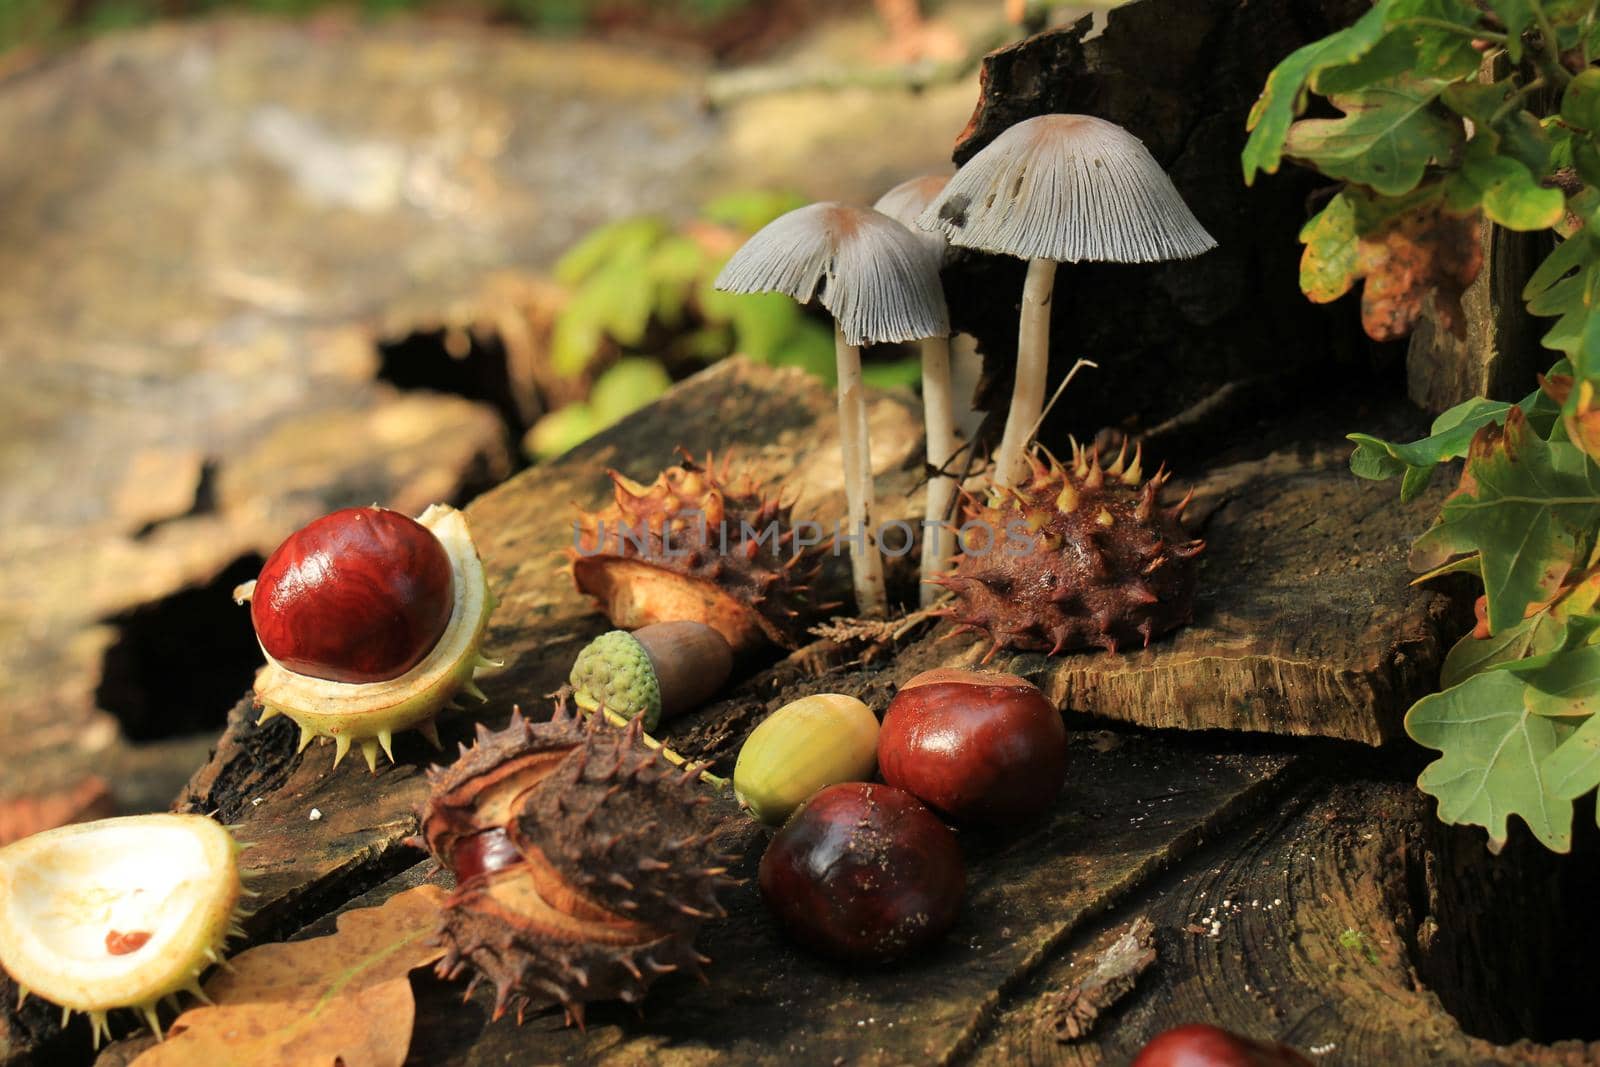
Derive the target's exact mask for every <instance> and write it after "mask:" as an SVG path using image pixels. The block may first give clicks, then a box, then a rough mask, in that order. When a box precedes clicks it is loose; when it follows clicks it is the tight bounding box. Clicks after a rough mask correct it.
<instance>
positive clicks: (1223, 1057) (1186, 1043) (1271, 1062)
mask: <svg viewBox="0 0 1600 1067" xmlns="http://www.w3.org/2000/svg"><path fill="white" fill-rule="evenodd" d="M1129 1067H1311V1061H1310V1060H1308V1059H1306V1058H1305V1057H1304V1056H1302V1055H1300V1053H1298V1052H1296V1051H1295V1050H1294V1049H1292V1048H1290V1047H1289V1046H1288V1045H1279V1044H1276V1043H1271V1042H1266V1041H1254V1040H1252V1039H1250V1038H1248V1037H1240V1036H1239V1035H1238V1034H1234V1033H1230V1032H1228V1031H1227V1030H1224V1029H1222V1028H1221V1027H1217V1026H1207V1025H1205V1024H1204V1023H1191V1024H1189V1025H1187V1026H1175V1027H1173V1028H1172V1029H1171V1030H1168V1031H1166V1032H1165V1033H1163V1034H1158V1035H1157V1036H1156V1037H1155V1038H1154V1039H1153V1040H1152V1041H1151V1042H1150V1043H1149V1044H1148V1045H1146V1046H1145V1047H1144V1048H1143V1049H1141V1050H1140V1051H1139V1055H1137V1056H1135V1057H1134V1059H1133V1063H1132V1064H1130V1065H1129Z"/></svg>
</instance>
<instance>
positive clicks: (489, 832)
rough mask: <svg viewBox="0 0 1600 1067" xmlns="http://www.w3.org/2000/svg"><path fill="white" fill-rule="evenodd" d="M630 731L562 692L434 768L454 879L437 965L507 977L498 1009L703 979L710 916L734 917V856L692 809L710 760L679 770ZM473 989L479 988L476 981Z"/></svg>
mask: <svg viewBox="0 0 1600 1067" xmlns="http://www.w3.org/2000/svg"><path fill="white" fill-rule="evenodd" d="M643 725H644V724H643V721H642V720H641V719H639V718H635V719H634V720H633V721H632V722H630V723H629V724H628V726H627V727H626V728H625V729H621V730H618V729H615V728H613V727H610V726H607V725H604V720H603V719H602V718H601V717H600V716H598V715H591V716H588V717H587V718H583V717H578V716H575V715H574V714H573V713H572V712H571V711H570V710H569V708H568V706H567V705H566V703H565V702H563V703H561V704H559V705H557V707H556V710H555V714H554V717H553V718H552V719H551V720H550V721H549V722H545V723H533V722H529V721H528V720H527V719H525V718H524V717H523V716H522V714H521V712H520V711H517V712H514V713H513V715H512V718H511V723H510V725H509V726H508V727H507V728H506V729H505V730H502V731H500V732H498V733H495V732H491V731H489V730H488V729H487V728H485V727H483V726H481V725H480V726H479V728H478V737H477V741H476V743H475V744H474V745H473V747H472V748H470V749H469V748H467V747H466V746H462V749H461V757H460V758H459V759H458V760H457V761H456V762H455V763H454V764H453V765H452V766H450V767H448V768H441V767H435V768H433V769H432V770H431V771H430V772H429V775H428V777H429V782H430V784H431V787H432V788H431V791H430V794H429V796H428V799H427V800H426V801H425V802H424V804H423V807H422V811H421V819H422V835H421V838H420V840H417V841H416V842H415V843H418V844H421V845H423V846H425V847H426V848H427V849H428V850H429V851H430V852H431V853H432V854H433V856H434V858H435V859H436V860H438V862H439V863H440V864H441V865H442V866H444V867H446V868H448V869H449V870H450V871H451V872H452V873H453V874H454V875H455V877H456V883H457V887H456V891H455V892H454V894H452V896H451V897H450V899H449V900H448V901H447V903H446V905H445V907H444V910H443V913H442V915H441V925H440V931H439V938H440V941H441V943H442V944H443V946H444V948H445V955H444V958H443V959H442V960H441V961H440V962H439V965H438V973H439V975H440V976H441V977H443V978H446V979H454V978H456V977H457V976H458V975H460V974H461V973H462V972H463V971H465V970H469V969H470V970H472V971H473V972H474V974H473V978H472V984H473V985H476V984H477V982H478V981H479V980H480V979H482V978H488V979H489V980H490V981H491V982H493V983H494V985H495V986H496V989H497V996H496V1000H495V1010H494V1017H495V1018H496V1019H498V1018H500V1017H501V1016H502V1015H504V1014H505V1012H506V1011H508V1010H510V1009H511V1008H515V1009H516V1012H517V1019H518V1021H519V1022H520V1021H521V1019H522V1015H523V1012H524V1011H525V1009H526V1008H527V1007H528V1005H529V1004H531V1003H536V1002H554V1003H558V1004H560V1005H561V1006H562V1007H563V1008H564V1009H565V1011H566V1016H567V1019H568V1021H569V1022H572V1023H577V1024H579V1025H582V1023H583V1018H584V1008H585V1005H587V1004H590V1003H594V1002H596V1001H603V1000H613V999H616V1000H621V1001H624V1002H625V1003H629V1004H634V1003H638V1002H639V1001H640V1000H642V999H643V997H644V995H645V993H646V991H647V990H648V989H649V987H650V985H651V984H652V983H653V982H654V981H655V980H656V979H657V978H659V977H660V976H662V975H665V974H670V973H673V972H677V971H682V972H684V973H686V974H692V975H698V974H700V973H701V971H700V969H701V967H702V966H703V965H705V964H707V963H709V962H710V960H709V959H707V958H706V957H705V956H703V955H702V954H700V953H699V952H698V951H696V950H695V947H694V939H695V935H696V934H697V932H698V931H699V928H700V926H701V924H702V923H704V922H705V921H706V920H707V919H710V918H713V917H716V916H721V915H723V914H724V912H723V909H722V907H721V905H720V904H719V903H718V901H717V895H718V892H719V891H720V890H722V889H723V888H725V887H727V886H729V885H731V884H732V882H731V880H730V879H729V878H728V877H727V876H726V872H727V863H728V862H729V860H728V858H727V857H725V856H722V855H720V854H718V853H717V852H716V851H715V849H714V848H713V846H712V842H711V836H712V835H711V833H710V832H708V831H706V830H705V829H703V825H702V823H701V821H700V820H699V819H697V817H696V809H697V808H698V807H699V806H700V805H702V804H704V803H706V801H707V800H708V799H709V797H708V796H707V794H705V793H704V792H702V791H700V790H699V789H698V788H697V787H696V785H695V774H696V772H697V770H698V768H695V767H690V768H689V769H688V770H687V771H683V770H679V769H678V768H675V767H673V766H671V765H670V764H668V763H667V762H666V761H665V760H664V759H663V758H662V757H661V756H660V755H659V754H657V753H655V752H652V751H651V750H649V749H648V748H646V747H644V746H643V745H641V743H640V736H641V732H642V729H643ZM468 991H469V993H470V991H471V990H470V987H469V990H468Z"/></svg>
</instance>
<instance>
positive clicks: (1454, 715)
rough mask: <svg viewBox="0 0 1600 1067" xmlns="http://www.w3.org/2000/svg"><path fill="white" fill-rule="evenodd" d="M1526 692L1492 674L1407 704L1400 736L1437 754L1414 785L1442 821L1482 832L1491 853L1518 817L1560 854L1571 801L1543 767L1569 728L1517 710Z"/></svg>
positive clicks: (1565, 846) (1568, 830)
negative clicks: (1486, 833) (1432, 801)
mask: <svg viewBox="0 0 1600 1067" xmlns="http://www.w3.org/2000/svg"><path fill="white" fill-rule="evenodd" d="M1525 688H1526V686H1525V684H1524V682H1523V681H1522V679H1521V678H1519V677H1518V676H1517V675H1515V674H1512V673H1511V672H1509V671H1499V670H1491V671H1485V672H1484V673H1482V674H1477V675H1474V676H1473V677H1471V678H1469V679H1467V680H1466V681H1465V682H1463V683H1461V684H1460V685H1457V686H1454V687H1452V688H1450V689H1446V690H1445V691H1444V692H1442V693H1434V694H1432V695H1430V696H1426V697H1423V698H1422V699H1421V700H1419V701H1417V702H1416V704H1414V705H1412V707H1411V710H1410V711H1408V712H1407V713H1406V732H1407V733H1409V734H1410V735H1411V737H1412V739H1413V740H1415V741H1416V742H1417V743H1418V744H1421V745H1424V746H1426V747H1428V748H1432V749H1437V750H1438V751H1439V752H1440V753H1441V756H1440V757H1439V758H1438V759H1437V760H1434V761H1433V762H1432V763H1430V764H1428V766H1427V767H1426V768H1425V769H1424V770H1423V772H1422V775H1421V777H1419V778H1418V779H1417V786H1418V788H1420V789H1421V790H1422V791H1423V792H1424V793H1427V794H1428V795H1430V796H1432V797H1434V798H1436V799H1437V800H1438V802H1439V818H1440V819H1441V820H1442V821H1444V822H1447V823H1471V824H1473V825H1476V826H1482V827H1484V828H1485V829H1486V830H1488V831H1489V842H1490V847H1491V848H1493V849H1495V850H1496V851H1498V850H1499V848H1500V847H1501V846H1503V845H1504V844H1505V842H1506V838H1507V837H1508V836H1509V833H1510V828H1509V825H1508V823H1509V819H1510V817H1511V816H1512V815H1517V816H1520V817H1521V819H1522V821H1523V822H1525V823H1526V824H1527V825H1528V829H1530V830H1532V831H1533V835H1534V836H1535V837H1537V838H1538V839H1539V841H1540V842H1541V843H1543V844H1544V846H1545V847H1546V848H1549V849H1551V850H1552V851H1555V852H1566V851H1568V850H1569V849H1570V848H1571V847H1572V801H1571V800H1570V799H1566V798H1563V797H1560V796H1558V795H1556V794H1555V792H1554V791H1553V789H1552V788H1551V784H1550V782H1549V781H1547V779H1546V777H1545V773H1544V770H1543V762H1544V760H1545V759H1546V758H1547V757H1548V756H1549V755H1550V754H1551V753H1552V752H1554V751H1556V749H1557V746H1558V745H1559V744H1561V742H1562V741H1563V740H1564V739H1565V738H1566V736H1567V735H1568V734H1569V733H1570V732H1571V727H1570V726H1566V725H1564V724H1562V723H1561V722H1559V721H1558V720H1554V719H1548V718H1543V717H1541V716H1538V715H1534V714H1533V713H1531V712H1529V711H1528V710H1527V709H1526V708H1525V707H1523V702H1522V698H1523V691H1524V689H1525Z"/></svg>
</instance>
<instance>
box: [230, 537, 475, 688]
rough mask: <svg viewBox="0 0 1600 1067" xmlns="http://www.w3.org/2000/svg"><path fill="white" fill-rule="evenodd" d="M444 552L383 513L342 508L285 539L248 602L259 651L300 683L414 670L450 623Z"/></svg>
mask: <svg viewBox="0 0 1600 1067" xmlns="http://www.w3.org/2000/svg"><path fill="white" fill-rule="evenodd" d="M453 582H454V579H453V577H452V573H451V567H450V557H449V556H448V555H447V554H446V553H445V550H444V546H443V545H442V544H440V543H439V539H438V538H437V537H435V536H434V535H433V533H432V532H431V531H430V530H428V529H427V528H426V527H425V526H423V525H422V524H421V523H419V522H417V521H416V520H414V519H411V518H409V517H408V516H405V515H402V514H400V513H399V512H398V511H390V510H387V509H385V508H345V509H343V510H341V511H335V512H334V513H333V514H331V515H325V516H323V517H322V518H320V519H317V520H316V521H315V522H312V523H311V524H309V525H307V526H305V527H303V528H302V529H300V530H298V531H297V532H295V533H293V534H290V535H289V538H288V539H287V540H286V541H284V542H283V544H281V545H279V546H278V548H277V550H276V551H275V552H273V553H272V555H271V556H270V557H269V558H268V559H267V563H266V566H264V567H263V568H262V569H261V577H260V578H258V579H257V580H256V586H255V592H254V594H253V596H252V599H251V601H250V621H251V622H252V623H254V624H255V628H256V636H257V637H258V638H259V639H260V641H261V647H262V648H263V649H265V650H266V652H267V655H269V656H271V657H272V658H273V659H274V660H276V661H277V662H278V663H280V664H281V665H283V666H284V667H286V668H288V669H289V670H291V671H294V672H295V673H297V674H305V675H310V676H311V677H313V678H324V679H327V680H329V681H334V682H362V683H366V682H380V681H385V680H387V679H390V678H398V677H399V676H400V675H402V674H404V673H405V672H406V671H408V670H410V669H411V668H412V667H414V666H416V665H417V664H418V663H420V662H421V661H422V659H423V657H425V656H426V655H427V654H428V652H429V651H430V650H431V649H432V648H433V646H434V645H435V644H436V643H437V642H438V640H439V637H440V635H441V634H443V633H444V631H445V628H446V627H447V626H448V625H449V623H450V614H451V611H452V610H453V609H454V605H455V598H454V585H453Z"/></svg>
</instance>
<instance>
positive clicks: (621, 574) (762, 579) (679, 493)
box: [567, 449, 823, 653]
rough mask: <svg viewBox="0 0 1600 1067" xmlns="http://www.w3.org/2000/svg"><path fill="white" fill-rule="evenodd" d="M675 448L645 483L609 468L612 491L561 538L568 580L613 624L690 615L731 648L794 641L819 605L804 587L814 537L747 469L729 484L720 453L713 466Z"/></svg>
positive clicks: (634, 625) (812, 562) (818, 552)
mask: <svg viewBox="0 0 1600 1067" xmlns="http://www.w3.org/2000/svg"><path fill="white" fill-rule="evenodd" d="M679 452H680V455H681V456H682V457H683V462H682V463H681V464H679V465H678V466H674V467H668V468H667V469H666V470H664V471H662V472H661V474H660V475H659V476H658V477H657V478H656V480H655V481H654V482H652V483H651V484H650V485H647V486H646V485H640V484H639V483H637V482H635V481H633V480H631V479H629V478H627V477H625V476H623V475H622V474H619V473H618V472H616V471H610V472H608V473H609V474H610V477H611V482H612V485H613V494H614V503H613V504H612V506H611V507H609V508H605V509H601V510H599V511H595V512H585V513H582V514H580V515H579V516H578V519H577V522H576V524H575V533H576V538H575V543H574V545H573V547H571V548H569V549H568V550H567V555H568V559H569V561H570V566H571V572H572V579H573V581H574V583H576V585H577V587H578V590H579V591H580V592H583V593H586V594H588V595H589V596H592V597H593V598H594V599H595V601H596V602H597V604H598V605H599V608H600V610H601V611H602V612H603V613H604V614H605V616H606V617H607V618H608V619H610V620H611V624H612V625H613V626H616V627H618V628H620V629H624V630H638V629H639V628H641V627H643V626H647V625H649V624H651V623H656V622H670V621H676V620H690V621H694V622H701V623H705V624H706V625H707V626H710V627H712V628H713V629H715V630H716V631H717V632H718V633H720V634H722V636H723V637H724V638H725V639H726V640H727V642H728V644H729V646H730V647H731V648H732V649H733V650H734V651H735V652H736V653H742V652H746V651H750V650H752V649H758V648H763V647H766V646H768V645H777V646H779V647H782V648H788V649H794V648H798V647H799V646H800V643H801V640H802V639H803V637H804V635H805V626H806V624H807V623H808V622H809V621H810V620H811V619H812V617H813V616H815V615H816V614H817V613H818V612H819V611H820V610H822V609H823V606H822V605H818V604H816V603H815V601H814V600H813V598H812V594H811V583H812V582H813V581H815V579H816V576H817V572H818V570H819V569H820V568H821V565H822V546H821V545H809V544H801V543H797V540H796V537H795V530H794V528H793V525H792V521H791V506H790V505H785V504H780V503H779V502H778V501H777V500H776V499H775V498H768V497H764V496H763V495H762V494H761V491H760V487H759V486H758V485H757V484H756V482H755V481H754V479H753V478H751V477H749V476H748V475H747V476H745V477H744V478H743V479H742V480H741V481H740V482H739V483H738V484H736V485H735V484H733V483H732V482H731V481H730V467H731V464H730V463H729V462H728V461H727V460H724V462H723V467H722V469H721V470H720V471H718V470H716V469H715V465H714V463H713V462H712V460H711V458H710V457H709V456H708V457H707V461H706V465H705V466H703V467H702V466H700V465H699V464H697V463H696V462H695V460H694V458H693V457H692V456H690V455H689V453H688V452H685V451H683V450H681V449H680V450H679Z"/></svg>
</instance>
